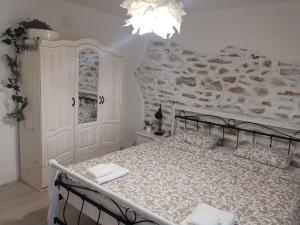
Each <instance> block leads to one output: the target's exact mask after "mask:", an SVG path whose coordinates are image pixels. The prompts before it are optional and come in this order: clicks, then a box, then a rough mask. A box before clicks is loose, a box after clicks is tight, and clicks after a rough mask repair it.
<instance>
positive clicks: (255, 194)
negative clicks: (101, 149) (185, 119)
mask: <svg viewBox="0 0 300 225" xmlns="http://www.w3.org/2000/svg"><path fill="white" fill-rule="evenodd" d="M111 162H112V163H115V164H117V165H120V166H122V167H125V168H127V169H128V170H129V171H130V172H129V174H128V175H127V176H125V177H122V178H119V179H116V180H114V181H111V182H109V183H106V184H103V185H102V186H103V187H104V188H106V189H108V190H110V191H112V192H114V193H116V194H117V195H119V196H122V197H123V198H126V199H128V200H130V201H131V202H134V203H136V204H137V205H139V206H141V207H143V208H146V209H149V210H150V211H151V212H153V213H154V214H155V215H157V216H159V217H163V218H165V219H166V220H168V221H170V222H171V223H174V224H180V222H181V221H182V220H183V219H185V218H186V217H187V216H188V215H189V214H190V213H191V212H192V211H193V209H194V208H195V207H196V206H197V205H198V204H200V203H206V204H209V205H211V206H213V207H216V208H218V209H221V210H226V211H230V212H232V213H234V214H235V216H236V220H237V222H238V224H242V225H262V224H264V225H268V224H270V225H283V224H284V225H300V177H299V174H297V173H296V172H294V171H290V170H282V169H278V168H274V167H271V166H267V165H263V164H260V163H256V162H253V161H249V160H247V159H242V158H238V157H235V156H233V155H231V154H228V153H224V152H222V151H216V150H210V149H201V148H198V147H196V146H192V145H189V144H187V143H181V142H177V141H176V140H174V139H172V138H166V139H159V140H157V141H153V142H148V143H145V144H142V145H140V146H135V147H131V148H128V149H125V150H122V151H118V152H114V153H111V154H108V155H105V156H102V157H99V158H94V159H91V160H88V161H85V162H81V163H78V164H74V165H71V166H69V169H70V170H71V171H73V172H76V173H78V174H80V175H84V174H85V171H86V169H87V168H90V167H92V166H95V165H97V164H99V163H111Z"/></svg>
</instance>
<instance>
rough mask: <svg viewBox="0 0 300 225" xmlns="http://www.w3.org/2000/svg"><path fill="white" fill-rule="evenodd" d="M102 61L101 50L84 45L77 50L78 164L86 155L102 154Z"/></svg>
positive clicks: (76, 133) (76, 156)
mask: <svg viewBox="0 0 300 225" xmlns="http://www.w3.org/2000/svg"><path fill="white" fill-rule="evenodd" d="M100 60H101V54H100V51H99V49H97V48H95V47H93V46H91V45H82V46H80V47H78V48H77V50H76V63H77V65H76V68H77V84H76V99H77V101H78V104H77V107H76V113H75V115H76V117H75V121H76V129H75V136H76V138H75V143H76V153H75V158H76V161H79V159H80V158H82V157H80V156H82V155H84V154H89V155H90V154H91V153H97V154H99V152H100V134H99V132H100V117H101V113H100V109H99V106H98V99H99V96H98V95H99V94H98V93H99V90H100V88H99V81H100V73H99V70H100Z"/></svg>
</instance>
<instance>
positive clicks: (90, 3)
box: [65, 0, 299, 16]
mask: <svg viewBox="0 0 300 225" xmlns="http://www.w3.org/2000/svg"><path fill="white" fill-rule="evenodd" d="M65 1H68V2H73V3H77V4H80V5H83V6H86V7H90V8H94V9H98V10H101V11H104V12H106V13H109V14H112V15H114V16H124V15H125V13H126V10H124V9H122V8H120V7H119V5H120V4H121V2H122V1H123V0H65ZM287 1H299V0H183V4H184V9H185V10H186V12H187V13H197V12H203V11H211V10H219V9H229V8H243V7H251V6H257V5H266V4H274V3H284V2H287Z"/></svg>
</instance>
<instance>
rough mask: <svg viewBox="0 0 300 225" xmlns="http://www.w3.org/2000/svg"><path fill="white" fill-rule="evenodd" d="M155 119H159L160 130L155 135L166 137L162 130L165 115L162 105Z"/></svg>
mask: <svg viewBox="0 0 300 225" xmlns="http://www.w3.org/2000/svg"><path fill="white" fill-rule="evenodd" d="M155 118H156V119H158V130H157V131H156V132H155V133H154V134H155V135H158V136H162V135H164V133H165V132H164V131H163V130H162V129H161V128H162V118H163V114H162V111H161V104H160V105H159V109H158V111H157V112H156V113H155Z"/></svg>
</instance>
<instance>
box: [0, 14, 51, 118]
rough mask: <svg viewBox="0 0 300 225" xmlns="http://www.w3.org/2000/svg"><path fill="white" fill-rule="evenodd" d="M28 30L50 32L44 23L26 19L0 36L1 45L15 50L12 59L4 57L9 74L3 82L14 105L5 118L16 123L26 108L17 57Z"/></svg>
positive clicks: (21, 49)
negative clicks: (14, 120) (34, 29)
mask: <svg viewBox="0 0 300 225" xmlns="http://www.w3.org/2000/svg"><path fill="white" fill-rule="evenodd" d="M29 28H37V29H46V30H51V28H50V26H49V25H48V24H46V23H45V22H42V21H39V20H38V19H27V20H25V21H22V22H20V23H18V24H17V25H16V26H14V27H9V28H7V29H6V30H5V31H4V32H3V33H2V34H1V36H0V38H1V41H2V43H4V44H6V45H8V46H12V47H14V49H15V56H14V57H11V56H9V55H5V59H6V63H7V65H8V67H9V70H10V74H9V76H8V78H7V80H6V81H5V87H7V88H9V89H11V90H12V91H13V94H12V96H11V99H12V101H13V102H14V103H15V107H14V109H13V111H12V112H10V113H7V116H8V117H9V118H14V119H16V120H17V121H21V120H24V119H25V118H24V112H23V111H24V109H25V108H26V106H27V98H26V97H24V96H22V95H21V89H20V78H21V74H20V66H19V63H18V57H19V56H20V54H21V53H22V51H23V49H24V39H25V37H26V31H27V29H29Z"/></svg>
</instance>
